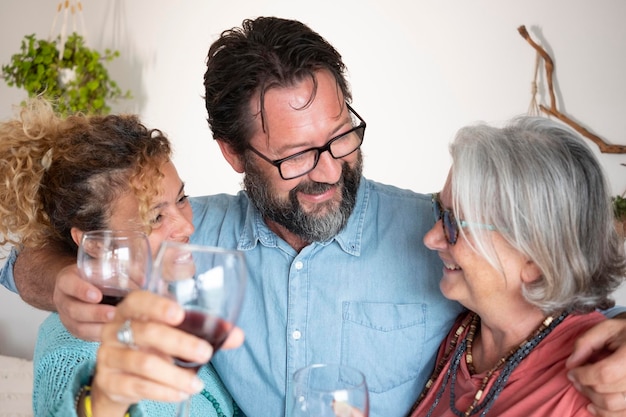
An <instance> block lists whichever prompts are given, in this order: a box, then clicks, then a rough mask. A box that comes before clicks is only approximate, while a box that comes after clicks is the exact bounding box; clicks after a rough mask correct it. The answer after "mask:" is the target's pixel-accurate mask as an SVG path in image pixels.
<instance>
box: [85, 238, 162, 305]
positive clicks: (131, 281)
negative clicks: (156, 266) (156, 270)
mask: <svg viewBox="0 0 626 417" xmlns="http://www.w3.org/2000/svg"><path fill="white" fill-rule="evenodd" d="M76 263H77V265H78V270H79V272H80V275H81V277H82V278H83V279H85V280H86V281H89V282H90V283H92V284H94V285H95V286H96V287H98V288H99V289H100V291H101V292H102V300H101V301H100V304H108V305H113V306H115V305H117V304H118V303H119V302H120V301H122V300H123V299H124V297H125V296H126V295H127V294H128V293H129V292H130V291H133V290H137V289H143V288H146V284H147V282H148V278H149V277H150V271H151V266H152V254H151V251H150V244H149V242H148V238H147V237H146V235H145V234H144V233H142V232H138V231H122V230H95V231H89V232H85V233H84V234H83V236H82V238H81V242H80V245H79V246H78V254H77V259H76Z"/></svg>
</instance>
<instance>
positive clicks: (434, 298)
mask: <svg viewBox="0 0 626 417" xmlns="http://www.w3.org/2000/svg"><path fill="white" fill-rule="evenodd" d="M192 207H193V212H194V213H193V214H194V223H195V225H196V232H195V233H194V235H193V237H192V240H193V241H194V243H199V244H206V245H214V246H222V247H228V248H237V249H239V250H242V251H244V252H245V256H246V260H247V265H248V270H249V271H248V272H249V278H248V287H247V293H246V298H245V302H244V306H243V311H242V313H241V316H240V319H239V322H238V325H239V326H240V327H241V328H242V329H243V330H244V332H245V334H246V340H245V343H244V345H243V346H242V347H241V348H238V349H234V350H226V351H219V352H218V353H217V354H216V355H215V357H214V358H213V360H212V363H213V365H214V366H215V368H216V369H217V371H218V373H219V375H220V376H221V378H222V380H223V382H224V384H225V385H226V387H227V388H228V389H229V391H230V392H231V394H232V396H233V397H234V398H235V400H236V402H237V404H239V406H240V407H241V408H242V410H243V411H244V412H245V413H246V414H247V415H250V416H273V417H279V416H285V415H290V410H289V407H290V402H291V393H292V392H293V388H292V376H293V374H294V372H295V371H296V370H297V369H299V368H301V367H303V366H306V365H308V364H311V363H318V362H325V363H341V364H347V365H351V366H353V367H356V368H358V369H360V370H361V371H362V372H363V373H364V374H365V377H366V380H367V384H368V388H369V390H370V404H371V405H370V416H371V417H394V416H397V417H400V416H404V415H406V414H407V412H408V411H409V409H410V407H411V405H412V404H413V402H414V401H415V400H416V399H417V397H418V395H419V393H420V392H421V390H422V387H423V386H424V384H425V382H426V380H427V379H428V377H429V375H430V373H431V372H432V369H433V367H434V358H435V354H436V350H437V348H438V346H439V344H440V342H441V340H442V339H443V338H444V337H445V335H446V334H447V331H448V330H449V328H450V326H451V325H452V322H453V320H454V318H455V317H456V316H457V315H458V314H459V312H460V311H461V307H460V306H459V305H458V304H456V303H454V302H451V301H449V300H446V299H445V298H444V297H443V296H442V295H441V292H440V290H439V280H440V277H441V274H442V272H441V270H442V264H441V261H440V260H439V258H438V256H437V255H436V253H434V252H432V251H430V250H428V249H427V248H426V247H425V246H424V244H423V243H422V238H423V237H424V234H425V233H426V232H427V231H428V230H429V229H430V228H431V227H432V225H433V217H432V213H431V201H430V196H425V195H420V194H416V193H414V192H411V191H407V190H401V189H398V188H394V187H391V186H388V185H382V184H378V183H375V182H371V181H368V180H365V179H363V180H362V182H361V185H360V188H359V191H358V199H357V203H356V206H355V209H354V212H353V213H352V215H351V216H350V219H349V222H348V224H347V226H346V227H345V228H344V230H343V231H341V233H339V234H338V235H337V236H336V237H335V238H333V239H332V240H330V241H327V242H320V243H312V244H310V245H309V246H307V247H305V248H304V249H302V250H301V251H300V252H299V253H298V252H296V251H295V250H294V249H293V248H292V247H291V246H289V245H288V244H287V243H286V242H285V241H283V240H282V239H281V238H279V237H278V236H277V235H276V234H274V233H273V232H272V231H271V230H270V229H269V228H268V227H267V225H266V224H265V223H264V221H263V219H262V217H261V215H260V213H259V212H258V211H257V210H256V209H255V208H254V206H253V205H252V204H251V203H250V201H249V200H248V198H247V196H246V194H245V193H244V192H240V193H239V194H238V195H236V196H231V195H217V196H211V197H201V198H194V199H192Z"/></svg>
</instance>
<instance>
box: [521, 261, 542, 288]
mask: <svg viewBox="0 0 626 417" xmlns="http://www.w3.org/2000/svg"><path fill="white" fill-rule="evenodd" d="M541 275H542V274H541V270H540V269H539V267H538V266H537V264H535V263H534V262H533V261H526V263H525V264H524V266H523V267H522V282H524V283H525V284H530V283H531V282H535V281H537V280H538V279H539V278H541Z"/></svg>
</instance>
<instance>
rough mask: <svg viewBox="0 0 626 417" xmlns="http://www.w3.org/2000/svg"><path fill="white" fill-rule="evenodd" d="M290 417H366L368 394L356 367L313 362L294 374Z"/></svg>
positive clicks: (361, 374)
mask: <svg viewBox="0 0 626 417" xmlns="http://www.w3.org/2000/svg"><path fill="white" fill-rule="evenodd" d="M293 379H294V397H295V398H294V404H293V409H292V413H291V417H368V415H369V394H368V391H367V384H366V382H365V376H364V375H363V373H361V371H359V370H358V369H355V368H352V367H349V366H345V365H335V364H313V365H309V366H307V367H304V368H302V369H299V370H298V371H296V373H295V374H294V377H293Z"/></svg>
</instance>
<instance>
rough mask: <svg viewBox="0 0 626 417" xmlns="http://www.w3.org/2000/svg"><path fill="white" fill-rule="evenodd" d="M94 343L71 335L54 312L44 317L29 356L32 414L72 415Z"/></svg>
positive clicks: (92, 359) (88, 372) (87, 375)
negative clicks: (31, 363) (30, 359)
mask: <svg viewBox="0 0 626 417" xmlns="http://www.w3.org/2000/svg"><path fill="white" fill-rule="evenodd" d="M98 346H99V344H98V343H95V342H86V341H84V340H80V339H77V338H75V337H74V336H72V335H71V334H70V333H69V332H68V331H67V329H66V328H65V327H64V326H63V324H62V323H61V320H60V319H59V316H58V314H56V313H52V314H51V315H50V316H48V318H46V320H44V322H43V323H42V324H41V326H40V327H39V334H38V337H37V344H36V345H35V354H34V358H33V360H34V375H33V377H34V384H33V412H34V415H35V417H41V416H75V415H76V410H75V397H76V395H77V394H78V392H79V390H80V388H81V387H82V386H83V385H85V384H87V383H88V382H89V378H90V376H91V375H92V373H93V369H94V367H95V359H96V352H97V350H98Z"/></svg>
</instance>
